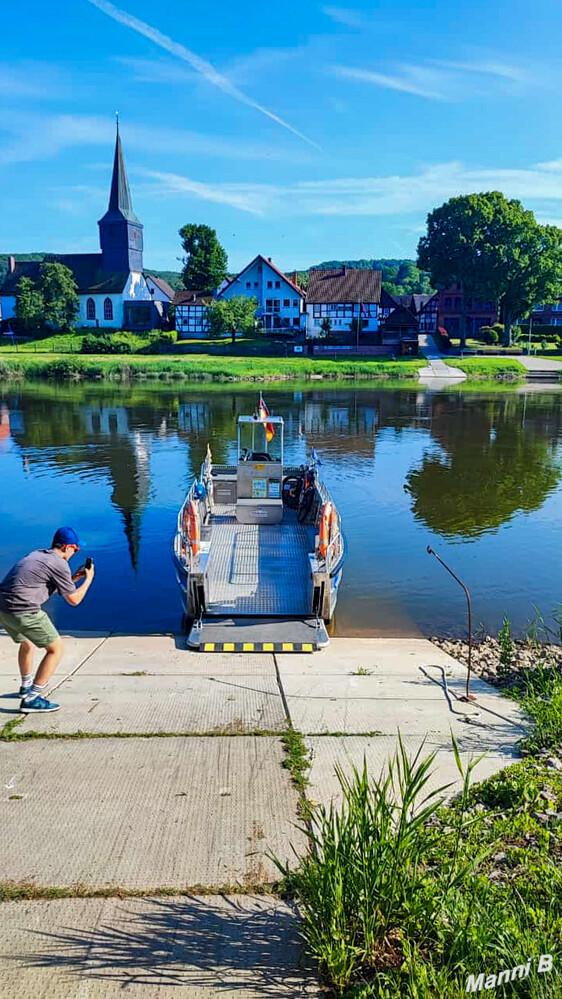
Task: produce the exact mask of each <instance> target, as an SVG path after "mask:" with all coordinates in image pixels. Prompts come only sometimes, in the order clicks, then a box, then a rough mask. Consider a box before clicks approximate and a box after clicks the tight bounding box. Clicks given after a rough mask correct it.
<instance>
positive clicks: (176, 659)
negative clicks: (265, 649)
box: [80, 634, 275, 676]
mask: <svg viewBox="0 0 562 999" xmlns="http://www.w3.org/2000/svg"><path fill="white" fill-rule="evenodd" d="M138 671H146V672H148V673H151V674H159V675H165V674H186V675H195V676H225V675H226V676H234V675H240V674H242V675H246V676H250V675H253V674H255V675H257V676H260V675H269V676H275V662H274V659H273V656H272V655H268V654H267V653H266V654H263V655H260V654H255V655H248V654H244V653H238V654H236V655H229V654H228V653H223V654H221V653H220V652H218V653H213V654H212V655H210V654H209V655H206V654H205V653H202V652H193V651H192V650H190V649H188V648H187V636H186V635H182V634H178V635H111V636H110V637H109V638H108V639H107V641H106V642H104V644H103V645H102V646H101V647H100V649H99V650H98V651H97V652H96V653H95V655H93V656H91V658H90V659H89V660H88V662H86V663H85V664H84V666H83V667H82V668H81V670H80V673H81V675H92V676H102V675H104V674H116V675H123V674H124V673H127V672H138Z"/></svg>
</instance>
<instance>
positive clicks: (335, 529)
mask: <svg viewBox="0 0 562 999" xmlns="http://www.w3.org/2000/svg"><path fill="white" fill-rule="evenodd" d="M339 529H340V525H339V518H338V511H337V510H336V508H335V506H332V512H331V513H330V541H333V540H334V538H335V537H336V534H338V533H339Z"/></svg>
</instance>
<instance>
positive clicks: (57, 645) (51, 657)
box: [33, 638, 64, 687]
mask: <svg viewBox="0 0 562 999" xmlns="http://www.w3.org/2000/svg"><path fill="white" fill-rule="evenodd" d="M63 651H64V645H63V641H62V638H55V640H54V642H51V643H50V644H49V645H47V647H46V649H45V655H44V656H43V658H42V660H41V662H40V663H39V669H38V670H37V673H36V674H35V679H34V681H33V686H34V687H35V686H38V687H44V686H45V684H47V683H48V682H49V680H50V679H51V677H52V675H53V673H54V672H55V670H56V668H57V666H58V664H59V663H60V661H61V659H62V654H63Z"/></svg>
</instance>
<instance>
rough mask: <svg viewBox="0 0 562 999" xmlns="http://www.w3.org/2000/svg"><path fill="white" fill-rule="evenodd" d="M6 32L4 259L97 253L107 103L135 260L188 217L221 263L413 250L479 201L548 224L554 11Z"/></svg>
mask: <svg viewBox="0 0 562 999" xmlns="http://www.w3.org/2000/svg"><path fill="white" fill-rule="evenodd" d="M2 24H3V39H4V43H3V53H2V55H1V56H0V176H1V178H2V184H1V188H0V190H1V194H0V206H1V214H0V219H1V222H0V251H3V252H15V253H16V254H17V253H18V252H20V253H21V252H25V251H31V250H47V251H54V252H56V251H59V252H71V251H72V252H88V251H90V252H91V251H95V250H97V249H98V242H97V225H96V223H97V220H98V219H99V218H100V217H101V215H102V214H103V212H104V211H105V208H106V203H107V198H108V191H109V180H110V168H111V159H112V153H113V141H114V128H115V126H114V112H115V110H117V109H118V110H119V112H120V115H121V123H122V137H123V141H124V145H125V153H126V158H127V164H128V169H129V179H130V182H131V187H132V191H133V200H134V205H135V210H136V212H137V214H138V215H139V216H140V218H141V220H142V221H143V223H144V225H145V248H146V249H145V263H146V264H147V265H148V266H152V267H160V268H176V267H177V266H178V264H177V257H178V256H179V255H180V252H181V251H180V247H179V241H178V238H177V230H178V228H179V227H180V225H182V224H184V223H185V222H188V221H196V222H206V223H208V224H210V225H212V226H214V227H215V228H216V229H217V232H218V234H219V237H220V239H221V241H222V243H223V245H224V246H225V247H226V249H227V251H228V254H229V262H230V267H231V268H232V269H239V268H241V267H242V266H243V265H244V264H245V263H246V262H247V261H248V260H249V259H250V258H251V257H252V256H254V255H255V254H256V253H258V252H260V253H263V254H265V255H267V256H272V257H273V259H274V260H275V262H276V263H277V264H278V265H279V266H281V267H283V268H286V269H288V268H290V267H306V266H308V265H309V264H312V263H315V262H318V261H320V260H325V259H331V258H334V257H343V258H355V257H370V256H375V257H400V256H414V255H415V248H416V244H417V240H418V239H419V236H420V234H421V233H422V232H423V229H424V220H425V216H426V214H427V212H428V211H429V210H430V209H431V208H432V207H433V206H434V205H436V204H439V203H441V202H442V201H443V200H444V199H445V198H447V197H450V196H452V195H454V194H460V193H465V192H469V191H477V190H490V189H500V190H503V191H504V193H505V194H507V195H508V196H511V197H519V198H521V200H522V201H523V202H524V203H525V205H526V206H527V207H529V208H532V209H533V210H534V211H535V214H536V215H537V217H538V218H539V220H540V221H548V222H553V223H556V224H560V225H561V226H562V126H561V121H562V116H561V114H560V111H561V102H562V97H561V95H562V66H561V65H560V60H559V51H560V41H561V34H562V9H557V8H556V6H555V5H553V4H552V0H535V2H534V3H533V5H532V8H529V5H528V3H523V0H503V2H497V0H471V2H470V3H468V2H466V0H464V2H461V3H459V2H453V0H432V2H427V0H423V2H418V3H415V4H412V3H410V4H409V3H406V4H404V5H402V6H401V7H400V8H398V7H397V5H396V4H395V3H393V2H391V0H380V2H379V3H378V4H377V5H376V6H372V5H365V6H361V5H359V4H358V5H354V6H353V7H349V8H348V7H337V6H332V5H330V4H329V3H327V4H322V3H307V2H305V3H302V2H299V3H296V2H295V0H289V2H285V3H277V4H267V5H266V4H259V5H256V4H255V2H252V3H250V2H249V0H239V2H238V3H236V4H233V3H231V2H228V3H227V2H225V0H215V3H213V4H201V3H199V4H193V5H191V4H186V3H180V2H178V0H160V3H158V4H156V5H155V4H154V3H149V2H148V0H135V2H134V4H133V3H132V0H119V3H118V4H117V5H114V4H112V3H110V2H108V0H60V2H59V3H58V4H56V5H52V4H45V3H43V2H42V0H41V2H39V0H28V2H27V3H25V4H13V3H12V4H9V5H7V9H6V10H4V11H3V14H2Z"/></svg>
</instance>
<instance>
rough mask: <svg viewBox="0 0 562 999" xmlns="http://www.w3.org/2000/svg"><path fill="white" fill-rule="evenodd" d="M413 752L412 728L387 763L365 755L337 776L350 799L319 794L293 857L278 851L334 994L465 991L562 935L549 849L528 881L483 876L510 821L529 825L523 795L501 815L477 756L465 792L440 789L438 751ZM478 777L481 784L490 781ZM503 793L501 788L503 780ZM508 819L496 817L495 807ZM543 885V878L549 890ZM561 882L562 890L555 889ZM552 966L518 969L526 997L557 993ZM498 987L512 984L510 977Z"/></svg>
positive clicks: (412, 998) (384, 997)
mask: <svg viewBox="0 0 562 999" xmlns="http://www.w3.org/2000/svg"><path fill="white" fill-rule="evenodd" d="M421 753H422V750H421V749H420V751H419V752H418V753H417V754H416V755H415V757H414V758H413V759H410V758H409V757H408V755H407V753H406V750H405V748H404V745H403V743H402V740H399V745H398V750H397V752H396V754H395V755H394V757H393V758H392V759H391V760H390V761H389V765H388V770H387V772H386V774H385V775H384V774H383V775H381V776H380V777H378V778H373V777H370V776H369V774H368V769H367V765H366V763H365V764H364V765H363V768H362V769H361V770H358V769H353V770H352V771H351V773H350V774H349V775H346V774H344V772H343V771H342V770H341V768H338V769H337V771H336V772H337V777H338V782H339V785H340V791H341V805H339V806H336V805H334V804H332V805H330V807H323V806H320V807H318V808H316V809H315V810H314V811H313V814H312V817H311V825H310V826H309V827H306V828H304V829H303V832H304V834H305V835H306V836H307V837H308V843H309V851H308V853H307V854H306V856H305V857H304V858H303V859H302V860H301V862H300V866H299V867H298V869H297V870H296V871H291V870H290V869H289V867H288V866H287V865H283V864H282V863H280V862H279V861H276V862H277V865H278V867H279V869H280V870H281V872H282V874H283V876H284V877H285V879H286V881H287V883H288V885H289V886H290V887H291V888H292V889H293V891H294V892H295V893H296V896H297V899H298V902H299V906H300V910H301V914H302V919H303V924H302V927H303V928H302V932H303V935H304V938H305V940H306V943H307V945H308V949H309V950H310V952H311V953H312V954H313V955H314V957H315V959H316V961H317V964H318V969H319V972H320V974H321V976H322V978H323V981H324V982H325V984H326V985H327V986H329V987H330V988H331V990H332V992H331V994H332V995H337V996H342V997H346V999H352V997H353V999H367V997H373V999H374V997H377V999H399V997H400V999H459V997H460V996H461V995H463V994H464V992H465V985H466V980H467V978H468V975H470V974H475V975H478V974H479V973H480V971H484V972H485V973H486V975H488V974H492V973H496V972H499V971H500V970H503V969H506V968H513V967H515V966H516V965H519V964H521V963H525V962H526V961H527V960H528V959H529V958H532V957H533V956H538V955H539V954H541V953H553V952H554V951H556V950H557V949H558V948H559V941H560V929H561V927H562V893H561V894H557V893H558V892H560V889H561V888H562V873H561V871H560V869H559V868H558V867H557V866H556V865H555V864H554V863H553V862H552V860H551V859H550V857H548V856H547V857H546V858H544V857H542V856H541V857H540V858H539V859H537V861H536V862H535V864H534V867H533V868H530V869H532V870H533V871H534V877H530V878H529V880H528V882H523V885H525V884H526V888H524V887H522V886H521V884H518V883H517V882H514V884H513V885H509V886H507V887H506V886H505V885H503V884H498V883H497V882H496V881H494V880H493V879H492V880H490V879H488V877H487V876H486V875H487V874H488V873H489V872H490V869H491V868H493V866H494V859H492V858H493V855H494V854H495V852H496V851H497V850H498V849H499V846H500V845H501V843H502V836H503V835H505V830H506V829H511V828H513V829H514V830H515V831H516V833H517V835H518V836H519V835H521V833H520V829H519V828H518V827H517V821H520V822H522V823H523V826H522V828H532V826H528V825H527V826H526V825H524V823H526V822H531V823H532V821H533V820H532V819H530V818H528V815H527V813H525V814H523V815H522V816H521V817H519V818H517V816H519V812H520V811H521V809H519V808H514V813H513V815H514V816H516V817H513V816H510V817H509V819H508V820H506V817H505V815H503V816H502V819H501V821H503V826H501V822H500V827H498V828H496V826H495V825H494V822H495V820H496V819H497V816H498V814H501V813H494V812H490V811H486V810H484V813H482V812H481V811H479V809H483V808H484V806H483V805H482V804H481V803H478V797H477V796H476V798H475V796H474V792H473V791H472V789H471V780H472V773H473V769H474V767H475V766H476V765H477V763H478V762H479V760H473V761H472V762H471V763H470V764H469V765H468V766H467V767H466V768H464V769H463V766H462V763H461V760H460V756H459V751H458V747H457V744H456V742H455V741H454V740H453V753H454V756H455V760H456V764H457V768H458V770H459V773H460V775H461V777H462V790H461V792H460V794H459V795H458V797H457V798H456V800H455V802H454V803H453V804H452V805H451V806H450V807H448V808H444V807H443V794H444V792H445V791H446V790H447V787H448V786H443V787H439V788H436V789H433V790H432V789H431V788H430V786H429V782H430V780H431V778H432V775H433V774H432V772H433V764H434V761H435V753H432V754H430V755H429V756H427V757H426V758H423V759H422V757H421ZM481 786H482V785H481ZM496 794H497V795H501V789H496ZM498 821H500V820H499V819H498ZM545 889H546V890H545ZM551 893H552V894H551ZM557 941H558V942H557ZM555 986H556V983H555V982H553V980H552V977H551V978H550V980H548V981H547V980H546V977H544V978H543V976H540V975H539V976H538V977H537V976H536V975H535V976H534V977H533V978H532V979H531V978H529V979H525V980H524V981H521V982H519V981H518V982H514V983H510V994H511V995H513V996H521V997H523V996H525V997H527V999H546V997H547V996H549V997H552V996H555V995H556V996H559V995H561V994H562V992H561V991H556V988H555ZM500 994H504V993H503V990H502V991H501V993H500Z"/></svg>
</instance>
